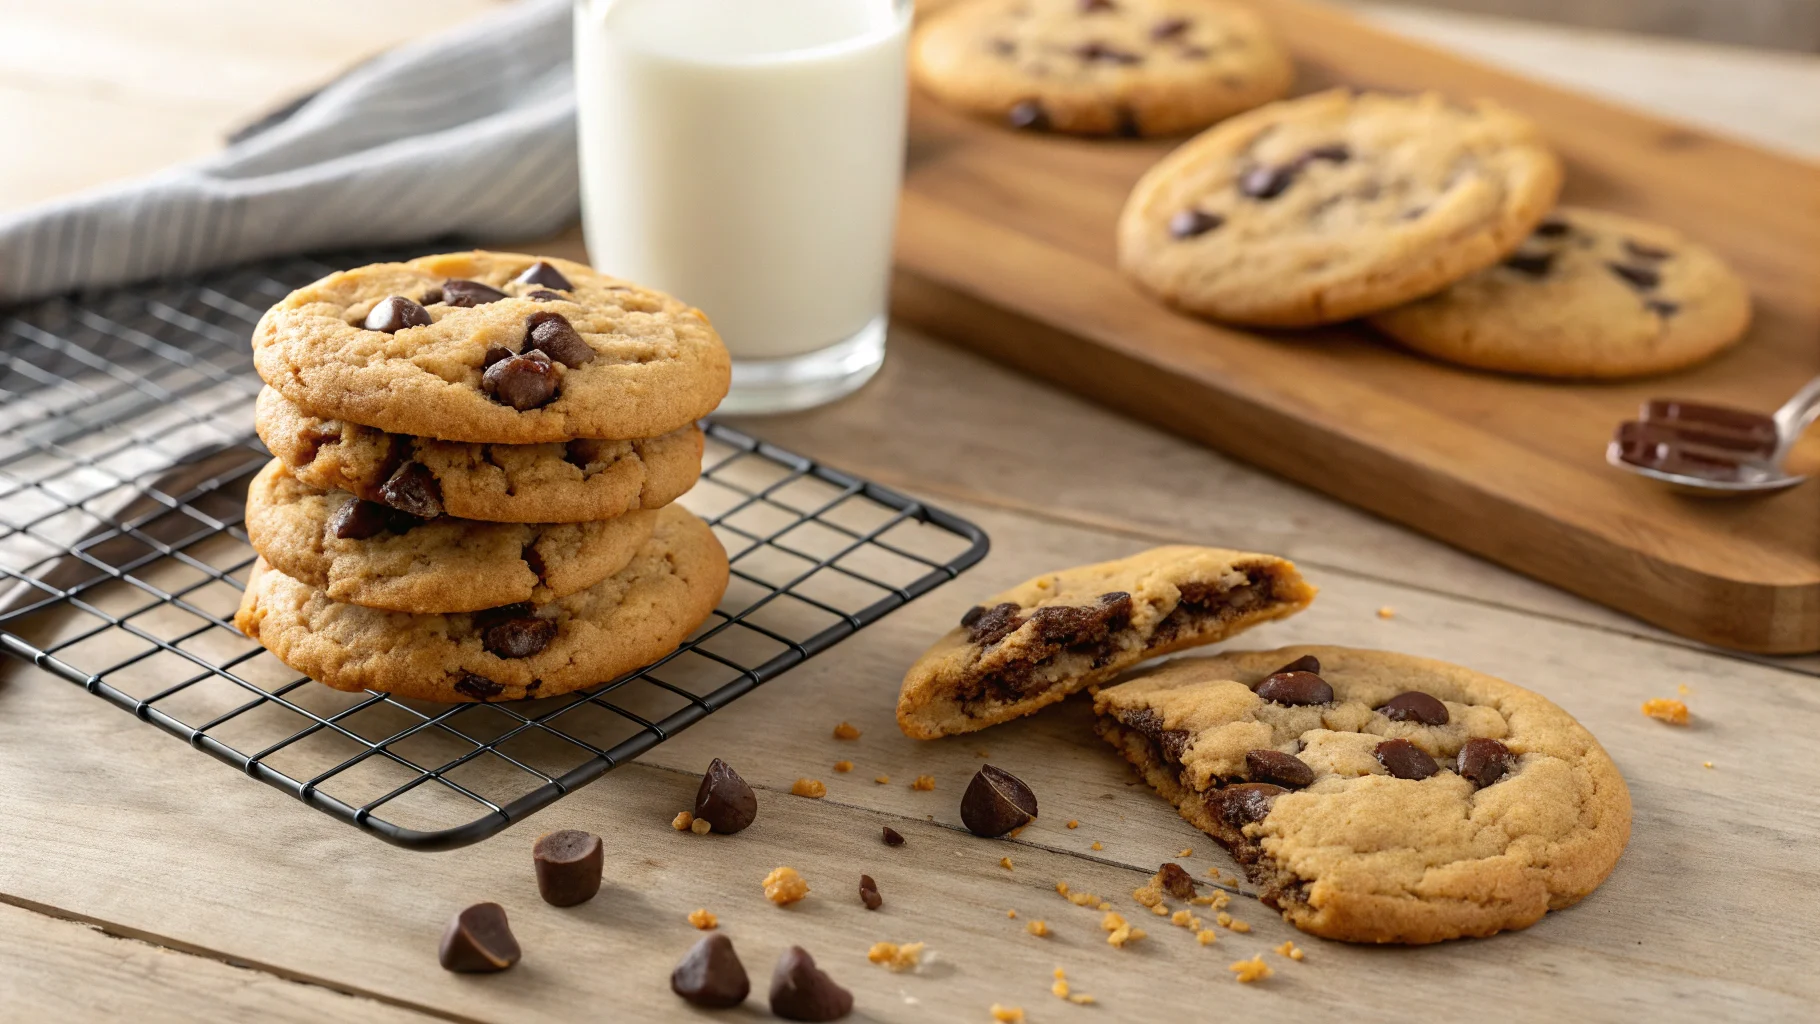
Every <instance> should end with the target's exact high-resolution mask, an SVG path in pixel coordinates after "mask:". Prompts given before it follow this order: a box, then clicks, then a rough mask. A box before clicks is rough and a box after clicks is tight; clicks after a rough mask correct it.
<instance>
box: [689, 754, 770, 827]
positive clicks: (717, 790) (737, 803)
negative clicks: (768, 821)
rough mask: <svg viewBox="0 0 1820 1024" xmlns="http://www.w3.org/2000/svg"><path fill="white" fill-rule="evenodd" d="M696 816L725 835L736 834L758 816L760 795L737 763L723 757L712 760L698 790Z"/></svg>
mask: <svg viewBox="0 0 1820 1024" xmlns="http://www.w3.org/2000/svg"><path fill="white" fill-rule="evenodd" d="M695 816H696V817H697V818H700V819H702V820H703V821H705V822H707V823H708V824H709V825H712V826H713V827H714V831H716V832H719V833H721V834H722V835H732V834H733V833H735V832H738V831H739V830H740V829H743V828H745V827H746V826H747V825H750V824H752V820H753V819H754V818H757V817H758V795H757V794H755V793H753V792H752V787H751V786H750V785H748V784H747V782H746V780H745V779H743V778H741V777H740V774H739V773H738V772H736V771H734V770H733V766H732V765H730V764H728V763H727V762H725V761H722V760H721V759H720V758H718V757H717V758H715V759H714V760H712V761H709V762H708V770H707V771H706V772H705V773H703V774H702V777H701V786H700V787H699V788H697V789H696V790H695Z"/></svg>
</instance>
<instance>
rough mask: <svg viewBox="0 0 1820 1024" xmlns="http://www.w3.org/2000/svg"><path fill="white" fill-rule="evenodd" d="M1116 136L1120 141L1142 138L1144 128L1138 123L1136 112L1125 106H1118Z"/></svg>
mask: <svg viewBox="0 0 1820 1024" xmlns="http://www.w3.org/2000/svg"><path fill="white" fill-rule="evenodd" d="M1118 118H1119V125H1118V130H1117V134H1118V136H1119V138H1121V139H1141V138H1143V137H1144V126H1143V125H1141V124H1139V123H1138V116H1137V111H1135V110H1133V109H1131V108H1130V107H1127V106H1122V105H1121V106H1120V107H1119V112H1118Z"/></svg>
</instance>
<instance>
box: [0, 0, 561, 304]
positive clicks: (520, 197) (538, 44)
mask: <svg viewBox="0 0 1820 1024" xmlns="http://www.w3.org/2000/svg"><path fill="white" fill-rule="evenodd" d="M570 31H571V30H570V7H569V0H524V2H522V3H518V4H514V5H513V6H511V7H508V8H505V9H503V10H501V11H499V12H497V13H495V14H492V15H489V16H487V17H484V18H482V19H480V20H478V21H475V22H472V23H469V24H465V25H462V26H460V27H458V28H455V29H452V30H449V31H446V32H442V33H439V34H437V35H434V36H430V37H427V38H424V39H422V40H420V41H417V42H413V43H410V44H407V45H405V46H402V47H400V48H398V49H396V50H392V51H390V52H387V53H384V54H381V55H380V56H379V57H377V58H375V59H373V60H371V61H369V62H367V63H366V64H363V65H361V66H360V67H358V68H356V69H354V70H353V71H351V72H349V73H348V74H347V75H346V76H344V77H342V78H340V79H338V80H336V81H335V82H333V83H331V84H330V85H328V86H326V87H325V88H323V89H322V90H321V91H320V92H318V93H316V94H315V95H313V96H311V97H309V98H308V99H307V100H305V101H303V102H302V103H300V104H299V105H298V106H296V107H295V109H293V110H289V111H284V112H281V114H280V115H275V116H274V119H273V121H272V122H271V123H269V124H264V125H259V126H256V128H255V129H254V130H252V131H251V132H250V133H248V134H246V135H245V136H244V137H241V138H240V139H239V140H238V141H235V142H233V143H232V144H230V145H229V146H228V147H227V148H226V149H224V150H223V151H222V152H220V153H217V154H215V155H214V156H211V157H209V158H208V159H205V160H202V161H200V162H197V163H194V164H189V165H187V166H182V167H176V168H172V169H170V170H168V171H165V172H162V173H159V174H157V175H154V176H152V177H150V178H147V179H144V180H142V181H135V182H131V183H128V184H124V185H118V186H112V187H108V188H105V189H102V190H99V191H96V192H91V193H88V194H86V195H79V196H74V197H71V198H68V199H63V200H59V201H57V202H54V203H50V204H47V205H44V206H39V207H36V208H34V209H29V210H24V211H21V212H18V213H14V214H6V215H0V303H9V302H17V301H21V300H26V299H32V298H37V297H40V296H44V295H53V294H57V293H60V292H67V291H71V290H74V289H79V288H89V287H96V286H104V285H113V284H122V283H125V282H129V281H138V280H144V279H148V278H158V277H170V276H174V275H182V274H190V273H194V272H197V271H201V270H207V269H210V268H213V267H219V266H224V265H228V264H233V263H240V262H244V261H247V260H252V259H258V258H261V257H268V256H278V255H284V254H289V253H298V252H307V251H311V250H319V249H325V248H338V247H352V246H360V245H381V244H402V243H407V242H412V241H419V240H424V239H430V238H435V237H438V236H445V235H461V236H463V237H471V238H474V239H479V240H484V239H489V238H495V239H498V238H531V237H536V236H538V235H542V234H550V233H554V232H555V231H557V230H559V229H560V228H562V227H563V226H565V225H566V224H568V223H570V222H571V221H573V220H574V219H575V217H576V215H577V212H578V210H579V207H580V195H579V180H578V177H577V171H576V157H575V92H574V83H573V79H572V76H571V64H570V61H571V57H570V48H569V40H570Z"/></svg>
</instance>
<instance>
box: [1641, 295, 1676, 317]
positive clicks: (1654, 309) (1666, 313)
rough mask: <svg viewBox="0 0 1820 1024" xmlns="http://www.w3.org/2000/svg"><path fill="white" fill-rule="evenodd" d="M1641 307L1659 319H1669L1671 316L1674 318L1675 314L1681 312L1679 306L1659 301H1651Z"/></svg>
mask: <svg viewBox="0 0 1820 1024" xmlns="http://www.w3.org/2000/svg"><path fill="white" fill-rule="evenodd" d="M1643 305H1644V307H1645V308H1647V309H1648V310H1649V311H1650V312H1651V313H1654V314H1656V315H1657V316H1659V317H1671V316H1674V315H1675V314H1676V313H1679V312H1681V306H1680V304H1678V303H1674V302H1663V301H1662V300H1661V299H1651V300H1649V301H1648V302H1645V303H1644V304H1643Z"/></svg>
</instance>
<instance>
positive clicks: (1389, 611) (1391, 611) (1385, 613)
mask: <svg viewBox="0 0 1820 1024" xmlns="http://www.w3.org/2000/svg"><path fill="white" fill-rule="evenodd" d="M1396 617H1397V610H1396V609H1395V608H1392V607H1391V606H1389V605H1385V606H1384V607H1382V608H1379V609H1378V618H1380V619H1394V618H1396ZM1269 969H1270V968H1268V967H1266V968H1265V970H1266V971H1268V970H1269ZM1240 980H1242V981H1249V980H1251V979H1249V978H1242V979H1240Z"/></svg>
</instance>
